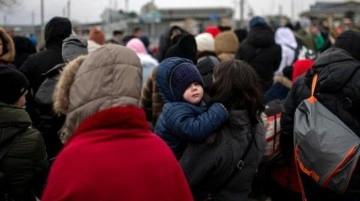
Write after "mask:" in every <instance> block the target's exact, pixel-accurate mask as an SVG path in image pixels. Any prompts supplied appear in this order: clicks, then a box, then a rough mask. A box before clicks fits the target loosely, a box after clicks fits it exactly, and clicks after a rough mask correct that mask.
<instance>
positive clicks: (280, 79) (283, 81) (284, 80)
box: [274, 75, 292, 89]
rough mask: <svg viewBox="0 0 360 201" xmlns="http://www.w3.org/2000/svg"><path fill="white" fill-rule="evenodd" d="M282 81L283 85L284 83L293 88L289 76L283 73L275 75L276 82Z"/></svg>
mask: <svg viewBox="0 0 360 201" xmlns="http://www.w3.org/2000/svg"><path fill="white" fill-rule="evenodd" d="M276 82H278V83H280V84H282V85H284V86H285V87H286V88H288V89H291V87H292V82H291V80H290V79H289V78H287V77H285V76H282V75H275V76H274V83H276Z"/></svg>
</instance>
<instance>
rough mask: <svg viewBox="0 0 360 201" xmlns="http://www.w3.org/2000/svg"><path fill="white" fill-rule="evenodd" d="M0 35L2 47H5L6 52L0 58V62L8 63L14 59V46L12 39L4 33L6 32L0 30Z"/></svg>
mask: <svg viewBox="0 0 360 201" xmlns="http://www.w3.org/2000/svg"><path fill="white" fill-rule="evenodd" d="M0 35H1V36H2V38H4V40H5V41H3V45H6V47H7V49H8V52H7V53H5V54H3V55H1V56H0V61H4V62H6V63H10V62H12V61H14V58H15V46H14V42H13V40H12V38H11V37H10V36H9V35H8V34H7V33H6V31H5V30H4V29H2V28H0Z"/></svg>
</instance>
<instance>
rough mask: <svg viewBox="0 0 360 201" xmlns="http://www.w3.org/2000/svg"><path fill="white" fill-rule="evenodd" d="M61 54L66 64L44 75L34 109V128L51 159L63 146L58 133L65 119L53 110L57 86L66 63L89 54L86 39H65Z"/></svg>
mask: <svg viewBox="0 0 360 201" xmlns="http://www.w3.org/2000/svg"><path fill="white" fill-rule="evenodd" d="M61 54H62V58H63V60H64V62H65V63H61V64H58V65H56V66H55V67H53V68H52V69H50V70H49V71H47V72H46V73H44V76H45V77H46V79H45V81H44V82H43V83H42V84H41V85H40V87H39V90H38V91H37V92H36V94H35V95H34V101H35V107H34V108H35V112H36V115H37V119H38V120H37V121H36V122H34V126H35V127H36V128H37V129H38V130H39V131H40V132H41V134H42V136H43V138H44V140H45V144H46V148H47V153H48V157H49V159H53V158H54V157H56V155H57V154H58V153H59V152H60V150H61V148H62V146H63V145H62V143H61V142H60V138H59V135H58V132H59V130H60V128H61V127H62V125H63V123H64V119H65V118H64V116H63V115H56V114H55V112H54V110H53V103H54V100H53V93H54V90H55V86H56V83H57V82H58V80H59V74H60V72H61V71H62V70H63V68H64V67H65V65H66V63H69V62H70V61H71V60H73V59H75V58H77V57H78V56H81V55H87V54H88V50H87V41H86V39H83V38H80V37H77V36H70V37H68V38H66V39H64V40H63V44H62V53H61Z"/></svg>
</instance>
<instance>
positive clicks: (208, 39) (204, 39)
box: [195, 33, 215, 52]
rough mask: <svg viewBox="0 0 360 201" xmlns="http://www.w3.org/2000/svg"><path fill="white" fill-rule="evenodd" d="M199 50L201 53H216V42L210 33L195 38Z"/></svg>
mask: <svg viewBox="0 0 360 201" xmlns="http://www.w3.org/2000/svg"><path fill="white" fill-rule="evenodd" d="M195 40H196V45H197V50H198V51H199V52H205V51H209V52H215V40H214V37H213V36H212V35H211V34H209V33H202V34H199V35H197V36H196V37H195Z"/></svg>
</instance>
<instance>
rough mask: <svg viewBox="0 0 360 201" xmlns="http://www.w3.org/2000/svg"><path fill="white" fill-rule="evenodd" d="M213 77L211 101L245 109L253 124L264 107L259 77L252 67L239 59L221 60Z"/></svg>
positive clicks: (237, 108)
mask: <svg viewBox="0 0 360 201" xmlns="http://www.w3.org/2000/svg"><path fill="white" fill-rule="evenodd" d="M213 78H214V83H213V85H212V87H211V89H210V96H211V99H212V102H220V103H222V104H223V105H225V107H226V108H228V109H231V110H232V109H234V110H247V111H248V113H249V117H250V122H251V124H252V125H253V126H254V125H255V124H256V123H257V122H258V120H259V117H260V114H261V112H263V111H264V109H265V107H264V104H263V101H262V90H261V88H262V87H261V83H260V79H259V77H258V75H257V74H256V72H255V71H254V70H253V68H251V66H250V65H249V64H247V63H246V62H244V61H241V60H229V61H223V62H221V63H219V64H217V65H215V67H214V73H213Z"/></svg>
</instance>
